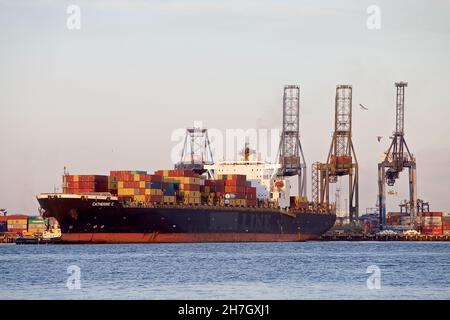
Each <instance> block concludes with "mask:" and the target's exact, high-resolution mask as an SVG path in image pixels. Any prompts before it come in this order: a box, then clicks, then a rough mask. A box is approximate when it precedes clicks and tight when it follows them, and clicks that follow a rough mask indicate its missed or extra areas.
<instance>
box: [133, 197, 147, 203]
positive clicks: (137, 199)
mask: <svg viewBox="0 0 450 320" xmlns="http://www.w3.org/2000/svg"><path fill="white" fill-rule="evenodd" d="M134 201H138V202H145V196H134Z"/></svg>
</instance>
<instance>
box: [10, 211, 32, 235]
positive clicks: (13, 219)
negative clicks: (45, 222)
mask: <svg viewBox="0 0 450 320" xmlns="http://www.w3.org/2000/svg"><path fill="white" fill-rule="evenodd" d="M6 223H7V232H13V233H18V234H22V233H23V232H26V231H27V225H28V217H27V216H25V215H12V216H6Z"/></svg>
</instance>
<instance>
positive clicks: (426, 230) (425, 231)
mask: <svg viewBox="0 0 450 320" xmlns="http://www.w3.org/2000/svg"><path fill="white" fill-rule="evenodd" d="M422 234H425V235H441V234H442V228H439V227H433V228H431V227H429V228H426V227H422Z"/></svg>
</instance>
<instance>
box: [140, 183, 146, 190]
mask: <svg viewBox="0 0 450 320" xmlns="http://www.w3.org/2000/svg"><path fill="white" fill-rule="evenodd" d="M139 188H142V189H144V188H145V181H141V182H139Z"/></svg>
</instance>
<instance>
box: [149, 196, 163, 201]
mask: <svg viewBox="0 0 450 320" xmlns="http://www.w3.org/2000/svg"><path fill="white" fill-rule="evenodd" d="M148 201H149V202H163V196H156V195H150V196H148Z"/></svg>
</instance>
